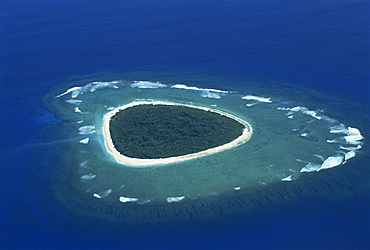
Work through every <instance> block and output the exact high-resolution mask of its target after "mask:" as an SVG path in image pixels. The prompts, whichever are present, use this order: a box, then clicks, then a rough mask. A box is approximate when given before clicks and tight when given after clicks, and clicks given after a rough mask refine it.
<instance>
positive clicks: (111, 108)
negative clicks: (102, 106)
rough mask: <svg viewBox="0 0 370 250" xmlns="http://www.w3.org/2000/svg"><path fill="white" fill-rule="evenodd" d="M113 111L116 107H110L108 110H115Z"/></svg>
mask: <svg viewBox="0 0 370 250" xmlns="http://www.w3.org/2000/svg"><path fill="white" fill-rule="evenodd" d="M113 109H115V107H109V108H107V110H113Z"/></svg>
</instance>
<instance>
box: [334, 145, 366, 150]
mask: <svg viewBox="0 0 370 250" xmlns="http://www.w3.org/2000/svg"><path fill="white" fill-rule="evenodd" d="M339 148H340V149H344V150H347V151H357V150H359V149H361V148H362V146H361V145H357V147H343V146H342V145H340V146H339Z"/></svg>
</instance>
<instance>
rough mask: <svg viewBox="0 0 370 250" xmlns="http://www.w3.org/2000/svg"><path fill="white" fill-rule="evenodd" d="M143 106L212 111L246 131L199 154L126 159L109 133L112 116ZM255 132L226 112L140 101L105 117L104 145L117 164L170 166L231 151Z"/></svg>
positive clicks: (179, 104) (242, 121)
mask: <svg viewBox="0 0 370 250" xmlns="http://www.w3.org/2000/svg"><path fill="white" fill-rule="evenodd" d="M142 104H154V105H174V106H187V107H191V108H197V109H201V110H206V111H211V112H215V113H218V114H221V115H224V116H227V117H229V118H231V119H234V120H236V121H238V122H240V123H242V124H243V125H244V127H245V128H244V130H243V133H242V135H241V136H239V137H238V138H236V139H235V140H233V141H231V142H229V143H226V144H224V145H221V146H218V147H215V148H210V149H207V150H204V151H200V152H198V153H193V154H187V155H182V156H177V157H169V158H160V159H138V158H130V157H126V156H124V155H121V154H120V153H119V152H118V151H117V150H116V148H115V147H114V145H113V141H112V138H111V137H110V131H109V122H110V119H111V118H112V116H114V115H115V114H116V113H117V112H119V111H120V110H123V109H126V108H129V107H133V106H136V105H142ZM252 133H253V130H252V127H251V125H250V124H249V123H247V122H246V121H244V120H242V119H240V118H238V117H236V116H234V115H231V114H228V113H226V112H223V111H220V110H217V109H211V108H207V107H200V106H195V105H188V104H181V103H175V102H163V101H155V100H139V101H134V102H131V103H129V104H126V105H123V106H120V107H118V108H116V109H114V110H112V111H110V112H108V113H107V114H105V115H104V117H103V136H104V144H105V147H106V149H107V151H108V152H109V153H110V154H111V155H112V156H113V157H114V158H115V159H116V161H117V162H119V163H122V164H126V165H130V166H142V167H144V166H150V165H158V164H168V163H173V162H179V161H185V160H190V159H195V158H198V157H202V156H206V155H210V154H214V153H216V152H220V151H224V150H226V149H230V148H233V147H236V146H238V145H240V144H243V143H245V142H247V141H248V140H249V139H250V137H251V136H252Z"/></svg>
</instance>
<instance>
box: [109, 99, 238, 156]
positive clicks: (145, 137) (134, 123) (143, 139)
mask: <svg viewBox="0 0 370 250" xmlns="http://www.w3.org/2000/svg"><path fill="white" fill-rule="evenodd" d="M109 130H110V135H111V138H112V141H113V144H114V147H115V148H116V149H117V151H118V152H120V153H121V154H122V155H124V156H127V157H131V158H139V159H158V158H167V157H175V156H180V155H186V154H191V153H197V152H200V151H203V150H207V149H210V148H214V147H217V146H221V145H223V144H226V143H228V142H231V141H233V140H234V139H236V138H238V137H239V136H240V135H242V133H243V130H244V125H243V124H241V123H240V122H238V121H236V120H234V119H232V118H229V117H227V116H224V115H221V114H218V113H215V112H211V111H206V110H201V109H197V108H192V107H187V106H181V105H153V104H144V105H143V104H142V105H136V106H132V107H129V108H126V109H123V110H120V111H119V112H117V113H116V114H115V115H114V116H112V118H111V120H110V124H109Z"/></svg>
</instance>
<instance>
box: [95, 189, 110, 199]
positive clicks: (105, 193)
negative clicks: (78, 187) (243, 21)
mask: <svg viewBox="0 0 370 250" xmlns="http://www.w3.org/2000/svg"><path fill="white" fill-rule="evenodd" d="M110 193H112V189H108V190H105V191H101V192H99V193H97V195H98V196H99V197H100V198H104V197H107V196H108V195H109V194H110Z"/></svg>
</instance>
